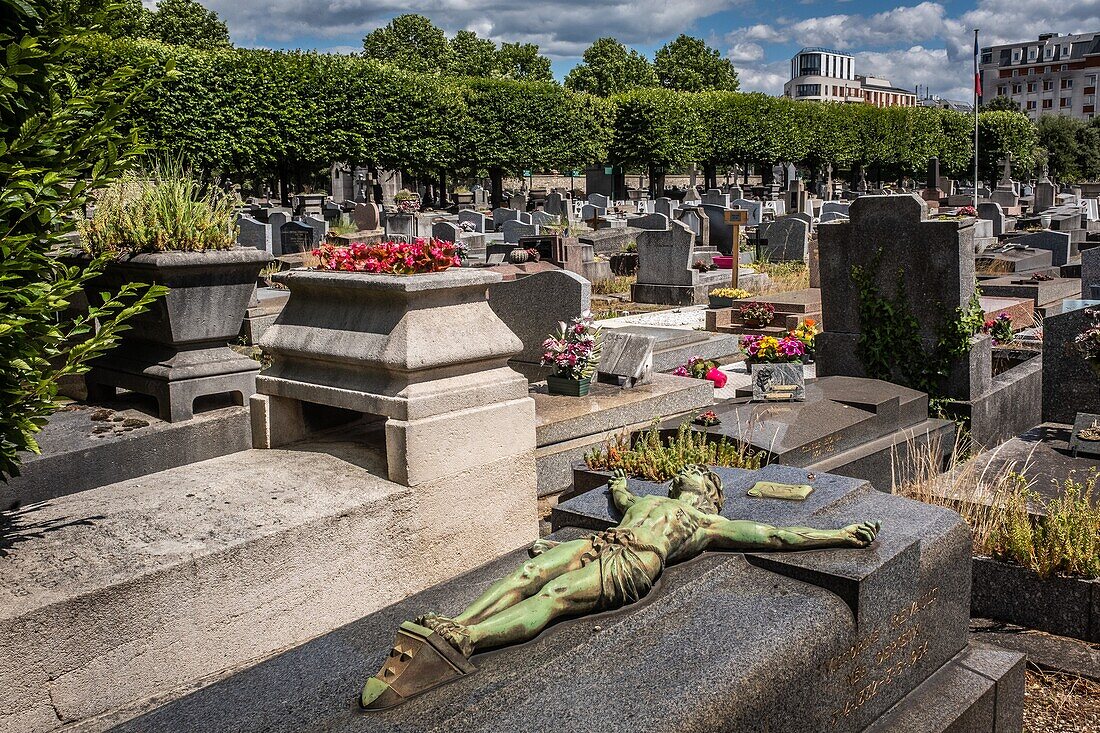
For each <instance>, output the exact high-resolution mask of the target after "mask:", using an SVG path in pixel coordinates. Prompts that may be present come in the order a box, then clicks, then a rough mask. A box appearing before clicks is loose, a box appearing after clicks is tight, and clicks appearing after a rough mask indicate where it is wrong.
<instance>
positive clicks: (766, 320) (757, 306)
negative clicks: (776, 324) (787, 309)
mask: <svg viewBox="0 0 1100 733" xmlns="http://www.w3.org/2000/svg"><path fill="white" fill-rule="evenodd" d="M737 314H738V315H739V316H740V317H741V321H742V322H743V323H744V324H745V325H746V326H748V327H749V328H764V327H766V326H768V325H770V324H771V322H772V319H773V318H775V306H774V305H772V304H771V303H762V302H759V301H754V302H752V303H745V304H744V305H742V306H741V307H740V308H738V309H737Z"/></svg>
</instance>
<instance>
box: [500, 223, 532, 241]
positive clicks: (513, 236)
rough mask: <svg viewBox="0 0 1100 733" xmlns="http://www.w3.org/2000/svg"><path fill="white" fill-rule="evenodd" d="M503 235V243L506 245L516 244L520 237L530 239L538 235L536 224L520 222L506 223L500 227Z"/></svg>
mask: <svg viewBox="0 0 1100 733" xmlns="http://www.w3.org/2000/svg"><path fill="white" fill-rule="evenodd" d="M501 231H502V232H503V233H504V241H505V242H506V243H508V244H518V243H519V238H520V237H530V236H534V235H536V234H538V233H539V227H538V225H537V224H524V223H523V222H522V221H514V220H513V221H506V222H504V224H503V225H502V226H501Z"/></svg>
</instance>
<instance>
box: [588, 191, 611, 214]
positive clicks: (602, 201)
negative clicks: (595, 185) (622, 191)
mask: <svg viewBox="0 0 1100 733" xmlns="http://www.w3.org/2000/svg"><path fill="white" fill-rule="evenodd" d="M588 203H590V204H592V205H593V206H595V207H597V208H600V209H603V210H604V211H606V210H607V209H608V208H609V207H610V206H611V199H609V198H608V197H607V196H604V195H603V194H602V193H590V194H588Z"/></svg>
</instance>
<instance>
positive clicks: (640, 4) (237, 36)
mask: <svg viewBox="0 0 1100 733" xmlns="http://www.w3.org/2000/svg"><path fill="white" fill-rule="evenodd" d="M200 2H202V4H203V5H206V6H207V7H209V8H211V9H213V10H215V11H217V13H218V14H219V15H220V16H221V17H222V19H223V20H225V21H226V23H227V24H228V25H229V32H230V35H231V37H232V39H233V41H234V43H236V44H237V45H239V46H245V47H259V48H287V49H293V48H302V49H316V50H320V51H332V52H352V51H359V50H361V49H362V38H363V36H364V35H365V34H366V33H368V32H370V31H371V30H373V29H374V28H377V27H378V26H381V25H385V24H386V23H387V22H388V21H389V19H390V18H392V17H393V16H395V15H400V14H402V13H420V14H422V15H425V16H427V17H429V18H431V19H432V21H433V22H434V23H435V24H436V25H438V26H440V27H442V28H443V29H444V30H445V31H446V32H447V34H448V35H453V34H454V33H455V32H457V31H459V30H462V29H469V30H472V31H475V32H476V33H477V34H478V35H479V36H483V37H488V38H492V39H493V40H495V41H497V42H504V41H509V42H516V41H519V42H525V43H537V44H538V45H539V47H540V48H541V50H542V52H543V53H544V54H546V55H547V56H549V57H550V58H551V60H552V61H553V68H554V73H555V75H556V76H557V77H558V78H559V79H562V78H564V76H565V74H566V73H568V71H569V70H570V69H571V68H573V66H575V65H576V64H577V63H578V62H579V61H580V56H581V54H582V53H584V49H585V48H587V47H588V45H589V44H590V43H591V42H592V41H594V40H595V39H596V38H599V37H601V36H607V35H610V36H613V37H615V38H617V39H618V40H620V41H622V42H623V43H625V44H626V45H628V46H630V47H632V48H636V49H638V50H639V51H642V52H644V53H646V54H647V55H648V56H649V57H650V58H651V59H652V57H653V53H654V52H655V51H656V50H657V49H658V48H660V47H661V46H662V45H664V44H665V43H666V42H668V41H669V40H671V39H673V38H675V37H676V36H677V35H679V34H680V33H687V34H689V35H693V36H697V37H699V38H703V39H705V40H706V41H707V42H708V43H709V44H710V45H711V46H713V47H715V48H717V49H719V50H720V51H721V52H722V53H723V54H725V55H726V56H728V57H729V58H730V59H731V60H732V61H733V63H734V66H735V67H736V68H737V70H738V73H739V75H740V78H741V87H742V89H743V90H745V91H760V92H765V93H768V94H780V93H782V91H783V82H784V81H786V80H787V78H788V76H789V69H790V64H789V61H790V58H791V56H793V55H794V54H795V53H796V52H797V51H798V50H799V49H800V48H802V47H807V46H824V47H826V48H832V49H836V50H839V51H843V52H845V53H850V54H853V55H854V56H855V72H856V73H857V74H866V75H871V76H878V77H882V78H886V79H889V80H890V81H891V82H892V83H893V84H894V85H895V86H900V87H905V88H910V89H912V88H914V87H915V86H916V85H918V84H919V85H921V86H922V87H926V88H927V89H928V91H929V92H931V93H933V94H939V95H940V96H944V97H947V98H949V99H959V100H968V99H969V98H970V96H971V89H972V83H973V82H972V78H973V76H972V74H973V60H972V59H973V46H974V38H973V29H974V28H978V29H980V36H979V42H980V43H981V45H982V46H991V45H996V44H1000V43H1014V42H1021V41H1027V40H1035V39H1036V38H1037V37H1038V35H1039V34H1040V33H1044V32H1053V33H1062V34H1069V33H1084V32H1092V31H1100V0H969V1H967V2H963V1H961V0H943V1H942V2H919V3H899V2H897V0H610V1H605V2H601V1H600V0H553V1H551V0H200ZM922 92H923V90H922Z"/></svg>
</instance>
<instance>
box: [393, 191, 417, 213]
mask: <svg viewBox="0 0 1100 733" xmlns="http://www.w3.org/2000/svg"><path fill="white" fill-rule="evenodd" d="M393 202H394V205H395V206H396V207H397V213H398V214H417V213H419V212H420V207H421V203H420V194H416V193H413V192H412V191H409V190H407V189H401V190H400V191H398V192H397V193H396V194H394V197H393Z"/></svg>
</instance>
